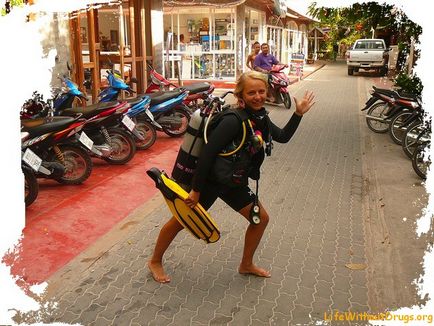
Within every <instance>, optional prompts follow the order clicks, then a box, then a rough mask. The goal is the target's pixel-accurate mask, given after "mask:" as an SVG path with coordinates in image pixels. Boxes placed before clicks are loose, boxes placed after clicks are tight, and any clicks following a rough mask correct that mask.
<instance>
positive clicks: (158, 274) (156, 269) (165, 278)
mask: <svg viewBox="0 0 434 326" xmlns="http://www.w3.org/2000/svg"><path fill="white" fill-rule="evenodd" d="M148 268H149V271H150V272H151V274H152V277H153V278H154V280H155V282H158V283H169V282H170V277H169V275H166V273H165V272H164V269H163V266H162V265H161V263H154V262H152V261H148Z"/></svg>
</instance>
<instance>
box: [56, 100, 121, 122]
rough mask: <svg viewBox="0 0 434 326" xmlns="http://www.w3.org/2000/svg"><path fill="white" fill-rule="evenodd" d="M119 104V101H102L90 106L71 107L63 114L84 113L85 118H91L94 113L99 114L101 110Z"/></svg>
mask: <svg viewBox="0 0 434 326" xmlns="http://www.w3.org/2000/svg"><path fill="white" fill-rule="evenodd" d="M117 105H119V102H116V101H112V102H101V103H96V104H92V105H88V106H79V107H75V108H69V109H65V110H63V111H62V114H65V115H76V114H78V113H81V114H83V118H91V117H93V116H94V115H97V114H98V113H99V112H100V111H104V110H107V109H111V108H113V107H115V106H117Z"/></svg>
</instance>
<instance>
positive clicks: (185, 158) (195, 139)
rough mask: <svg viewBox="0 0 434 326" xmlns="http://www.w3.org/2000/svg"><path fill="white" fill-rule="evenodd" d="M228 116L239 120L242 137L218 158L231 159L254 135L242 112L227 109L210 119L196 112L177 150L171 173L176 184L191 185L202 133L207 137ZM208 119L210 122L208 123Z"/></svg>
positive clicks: (246, 117)
mask: <svg viewBox="0 0 434 326" xmlns="http://www.w3.org/2000/svg"><path fill="white" fill-rule="evenodd" d="M230 114H233V115H235V116H236V117H237V118H238V119H239V121H240V124H241V126H242V136H241V139H240V140H239V143H238V144H237V145H236V146H234V148H232V149H230V150H227V151H225V152H222V153H220V154H219V156H220V157H231V156H233V155H235V154H236V153H237V152H239V151H240V150H241V149H242V148H243V147H244V144H245V142H246V139H247V138H248V135H250V133H253V135H254V132H253V130H252V129H251V122H250V120H249V114H248V113H247V112H245V111H244V110H236V109H235V110H232V109H227V110H225V111H222V112H218V113H215V114H214V115H212V116H211V117H209V116H207V115H205V114H203V113H202V112H201V111H200V110H199V109H198V110H196V111H195V112H194V113H193V114H192V116H191V118H190V122H189V125H188V128H187V132H186V134H185V135H184V140H183V142H182V144H181V147H180V149H179V152H178V156H177V158H176V161H175V165H174V167H173V171H172V178H174V179H175V180H176V181H177V182H178V183H182V184H186V185H191V182H192V178H193V175H194V171H195V169H196V166H197V162H198V159H199V156H200V153H201V151H202V148H203V146H204V145H205V138H206V137H204V136H205V134H204V132H205V131H206V132H207V135H209V134H210V132H211V131H212V130H213V129H214V128H215V127H216V126H217V124H218V123H219V122H220V121H221V119H223V117H224V116H226V115H230ZM208 119H210V120H209V121H208ZM205 127H207V128H205ZM205 129H206V130H205Z"/></svg>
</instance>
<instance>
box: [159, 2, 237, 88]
mask: <svg viewBox="0 0 434 326" xmlns="http://www.w3.org/2000/svg"><path fill="white" fill-rule="evenodd" d="M235 14H236V7H235V6H233V7H229V8H210V7H195V8H176V7H165V8H164V19H163V20H164V39H165V43H164V49H163V60H164V61H165V62H168V65H165V69H169V71H167V72H165V73H166V74H167V75H168V76H169V77H170V78H177V75H178V72H179V74H180V77H181V79H183V80H188V79H229V80H230V79H234V78H235V74H236V73H235V65H236V58H235V57H236V45H235V43H236V25H235V24H236V22H235V20H236V17H235Z"/></svg>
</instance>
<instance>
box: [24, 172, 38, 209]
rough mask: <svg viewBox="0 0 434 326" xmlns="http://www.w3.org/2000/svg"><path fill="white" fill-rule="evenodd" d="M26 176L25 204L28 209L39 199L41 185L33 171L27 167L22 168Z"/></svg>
mask: <svg viewBox="0 0 434 326" xmlns="http://www.w3.org/2000/svg"><path fill="white" fill-rule="evenodd" d="M21 170H22V171H23V174H24V202H25V203H26V207H28V206H30V205H31V204H32V203H33V202H34V201H35V200H36V197H38V193H39V184H38V180H37V179H36V176H35V174H34V173H33V171H32V169H30V168H28V167H27V166H21Z"/></svg>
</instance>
